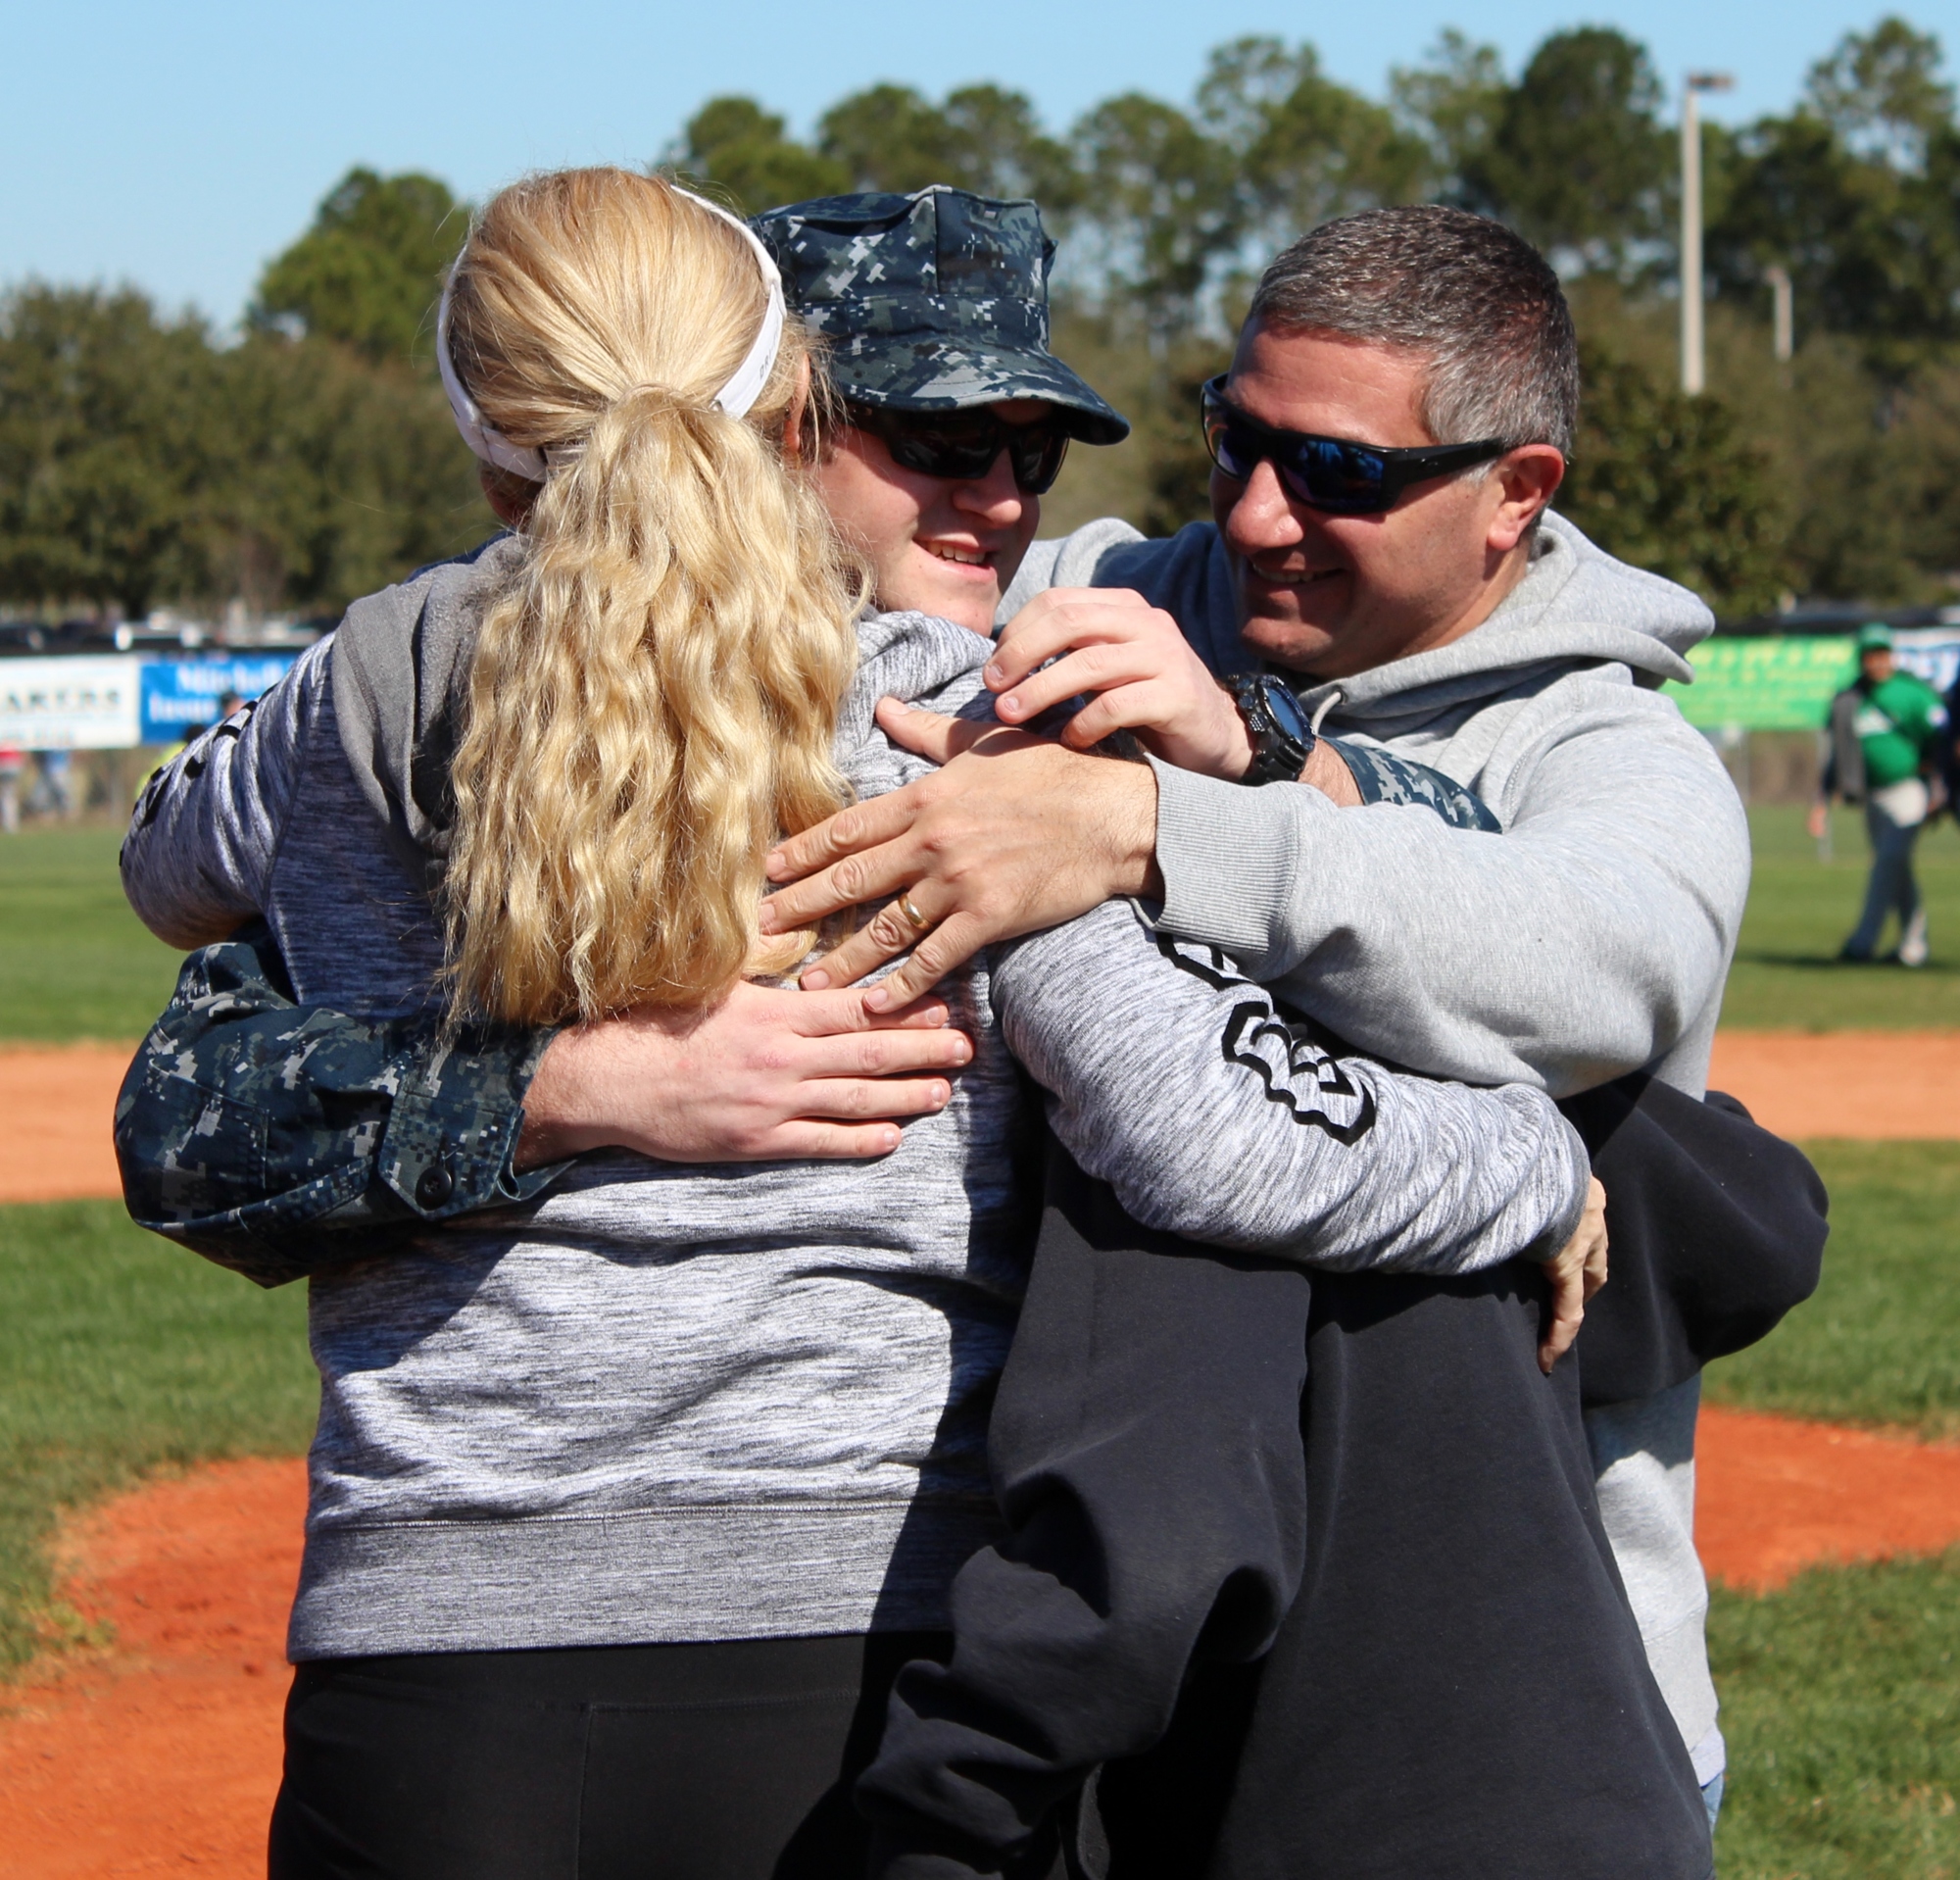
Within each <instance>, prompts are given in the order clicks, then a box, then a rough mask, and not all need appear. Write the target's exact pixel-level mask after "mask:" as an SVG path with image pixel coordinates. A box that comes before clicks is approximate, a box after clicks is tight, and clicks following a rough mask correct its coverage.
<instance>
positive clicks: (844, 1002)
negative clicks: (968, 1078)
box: [513, 981, 973, 1169]
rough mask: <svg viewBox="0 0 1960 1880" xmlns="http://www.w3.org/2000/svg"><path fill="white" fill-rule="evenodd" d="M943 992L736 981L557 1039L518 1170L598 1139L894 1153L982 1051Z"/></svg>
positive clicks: (618, 1145)
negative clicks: (894, 998) (702, 1002)
mask: <svg viewBox="0 0 1960 1880" xmlns="http://www.w3.org/2000/svg"><path fill="white" fill-rule="evenodd" d="M947 1018H948V1012H947V1009H946V1007H945V1006H944V1005H942V1004H941V1003H939V1002H938V1001H937V1000H935V1001H931V1002H929V1003H924V1004H919V1005H915V1006H911V1007H908V1008H907V1009H905V1010H902V1011H897V1012H892V1013H887V1014H873V1013H868V1012H866V1010H865V1009H864V1001H863V997H862V995H861V994H858V993H855V992H832V993H809V992H786V991H782V990H780V989H778V988H775V987H769V986H758V985H751V984H749V983H747V982H746V981H745V982H744V983H742V984H739V985H737V986H736V987H735V989H734V990H733V991H732V992H731V993H730V994H729V995H728V997H727V998H726V999H724V1000H723V1001H722V1002H721V1004H720V1005H718V1006H716V1007H714V1008H713V1009H712V1010H711V1011H710V1012H705V1013H692V1012H691V1013H674V1012H667V1011H662V1010H659V1009H657V1008H653V1007H643V1008H641V1009H640V1010H638V1011H634V1012H628V1013H624V1014H620V1016H618V1017H616V1018H608V1019H604V1020H602V1021H600V1022H598V1023H596V1024H590V1025H573V1026H569V1027H567V1028H566V1029H565V1030H564V1031H562V1032H560V1033H559V1035H558V1036H557V1037H556V1038H555V1039H553V1040H552V1043H551V1047H550V1049H549V1050H547V1051H546V1053H545V1055H544V1060H543V1062H542V1063H541V1064H539V1065H538V1071H537V1075H536V1076H535V1077H534V1078H533V1079H532V1081H531V1086H530V1089H529V1090H528V1092H527V1093H526V1094H525V1098H524V1127H523V1133H522V1135H521V1136H520V1137H519V1138H518V1143H517V1151H516V1154H515V1157H514V1158H513V1163H514V1165H515V1167H517V1168H519V1169H522V1168H530V1167H537V1166H539V1165H540V1164H542V1163H552V1162H559V1161H562V1160H563V1159H564V1158H565V1157H567V1156H576V1155H580V1154H583V1153H584V1152H585V1151H587V1150H592V1149H628V1150H631V1151H633V1152H634V1153H635V1154H637V1155H642V1156H651V1157H653V1158H655V1159H656V1160H658V1161H662V1162H802V1161H850V1160H853V1159H863V1158H868V1157H873V1156H883V1155H888V1154H889V1153H890V1152H891V1151H892V1150H894V1149H896V1148H897V1147H898V1145H899V1136H900V1130H899V1127H898V1122H899V1119H903V1118H905V1117H907V1116H921V1115H931V1114H932V1113H934V1112H936V1111H939V1110H943V1109H944V1108H945V1107H946V1105H947V1103H948V1102H949V1101H950V1100H951V1098H952V1095H953V1086H952V1084H951V1083H950V1082H949V1081H948V1079H949V1078H950V1077H951V1076H952V1075H953V1074H954V1073H955V1072H956V1071H957V1070H958V1069H959V1068H960V1067H961V1066H962V1065H964V1064H968V1063H970V1062H971V1061H972V1057H973V1045H972V1041H971V1040H970V1039H969V1038H968V1037H967V1036H966V1034H965V1033H964V1032H963V1031H956V1030H953V1029H951V1028H950V1027H949V1026H948V1024H947Z"/></svg>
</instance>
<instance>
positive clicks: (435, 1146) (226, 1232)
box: [115, 921, 569, 1286]
mask: <svg viewBox="0 0 1960 1880" xmlns="http://www.w3.org/2000/svg"><path fill="white" fill-rule="evenodd" d="M555 1035H556V1033H555V1031H553V1030H549V1029H547V1030H540V1031H522V1030H515V1029H507V1028H502V1027H495V1026H487V1025H468V1026H465V1027H463V1028H462V1029H461V1031H460V1032H459V1034H458V1035H457V1036H455V1037H454V1038H445V1037H443V1036H442V1035H441V1034H440V1032H439V1029H438V1026H437V1024H436V1022H435V1020H434V1019H432V1018H430V1017H428V1016H426V1015H416V1016H411V1017H404V1018H359V1017H353V1016H350V1015H349V1014H346V1013H342V1012H334V1011H329V1010H326V1009H324V1008H322V1007H319V1006H298V1005H295V1004H294V1003H293V999H292V996H291V989H290V986H289V985H288V983H287V981H286V974H285V967H284V964H283V962H282V961H281V960H280V957H279V953H278V950H277V948H276V947H275V945H274V944H273V941H272V936H271V933H270V929H268V928H267V926H266V925H265V923H264V922H263V921H254V922H252V923H251V924H250V925H248V926H246V927H244V928H241V929H240V931H239V932H238V933H236V934H234V935H233V936H232V937H231V938H230V939H229V940H225V941H221V942H220V943H219V944H218V945H216V946H209V947H203V948H200V949H199V950H198V951H197V952H195V953H193V954H192V955H191V956H190V957H189V959H187V960H186V961H185V962H184V966H183V970H182V972H181V973H180V974H179V975H178V978H177V988H176V993H175V996H174V997H172V1000H171V1003H170V1005H169V1007H168V1008H167V1009H166V1011H165V1012H164V1014H163V1016H162V1017H161V1018H159V1019H158V1020H157V1022H156V1024H155V1025H153V1026H152V1027H151V1029H150V1034H149V1036H148V1037H147V1038H145V1039H144V1040H143V1044H142V1047H141V1049H140V1050H138V1052H137V1053H136V1057H135V1061H134V1062H133V1063H132V1064H130V1066H129V1071H128V1074H127V1076H126V1077H124V1079H123V1089H122V1092H121V1094H120V1095H119V1096H118V1098H117V1100H116V1129H115V1134H116V1156H117V1160H118V1162H119V1163H121V1164H122V1170H123V1198H124V1200H125V1201H126V1202H127V1204H128V1208H129V1212H130V1214H131V1215H132V1217H133V1218H134V1219H135V1220H136V1221H137V1223H138V1224H139V1225H141V1226H144V1227H148V1228H150V1229H151V1230H152V1231H153V1232H155V1233H159V1234H162V1235H164V1236H166V1237H167V1238H168V1239H171V1240H174V1241H179V1242H181V1243H182V1244H183V1245H184V1246H186V1247H189V1248H192V1249H193V1250H195V1251H196V1252H198V1253H200V1254H202V1255H204V1256H205V1258H206V1259H208V1260H212V1261H216V1262H218V1263H219V1264H220V1265H221V1266H228V1267H230V1268H231V1269H232V1270H233V1271H234V1272H240V1273H243V1274H244V1275H245V1276H246V1277H247V1278H248V1279H253V1280H256V1281H258V1283H259V1284H260V1285H262V1286H282V1285H284V1284H285V1283H286V1282H287V1281H289V1280H294V1279H300V1278H303V1277H305V1276H306V1275H307V1274H309V1273H312V1272H315V1271H317V1270H319V1268H321V1267H323V1266H326V1265H330V1264H337V1263H340V1262H346V1261H349V1260H356V1259H363V1258H368V1257H370V1256H373V1255H376V1254H383V1253H386V1252H388V1251H390V1250H391V1248H393V1247H395V1246H397V1245H406V1243H407V1240H408V1237H409V1235H410V1234H411V1232H413V1230H414V1229H415V1228H416V1227H417V1226H418V1225H419V1224H420V1223H422V1222H424V1221H433V1220H443V1219H447V1218H448V1217H449V1216H451V1215H453V1214H461V1213H466V1212H471V1211H473V1210H476V1209H481V1208H487V1207H494V1206H500V1205H503V1204H507V1203H510V1202H516V1201H527V1200H529V1199H530V1198H531V1197H532V1196H534V1195H537V1194H540V1193H542V1192H543V1190H544V1189H546V1188H547V1187H549V1186H550V1185H551V1183H552V1182H553V1181H555V1180H556V1179H557V1178H558V1176H559V1175H560V1174H562V1173H563V1172H564V1169H565V1168H566V1167H568V1166H569V1163H556V1164H553V1165H551V1166H548V1167H543V1168H537V1169H531V1170H527V1171H526V1172H525V1173H523V1174H521V1175H520V1174H517V1173H515V1171H514V1169H513V1168H512V1165H511V1158H512V1154H513V1152H514V1150H515V1147H516V1141H517V1134H518V1131H519V1130H520V1129H521V1128H522V1127H523V1120H524V1111H523V1101H524V1093H525V1091H526V1090H527V1089H528V1088H529V1086H530V1081H531V1078H532V1076H533V1075H534V1074H535V1072H536V1070H537V1067H538V1062H539V1060H540V1059H542V1058H543V1056H544V1053H545V1048H546V1047H547V1046H548V1045H549V1044H550V1043H551V1041H552V1039H553V1037H554V1036H555Z"/></svg>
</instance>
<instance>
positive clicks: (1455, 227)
mask: <svg viewBox="0 0 1960 1880" xmlns="http://www.w3.org/2000/svg"><path fill="white" fill-rule="evenodd" d="M1254 321H1258V322H1265V323H1266V324H1268V325H1272V326H1279V327H1303V328H1309V329H1311V330H1313V331H1315V332H1324V333H1334V334H1338V335H1339V336H1340V337H1342V338H1344V339H1358V340H1366V341H1370V342H1372V343H1374V344H1376V345H1382V346H1396V347H1400V348H1404V349H1406V350H1407V351H1409V352H1411V353H1419V354H1421V355H1422V356H1423V357H1424V358H1425V359H1426V360H1427V361H1428V371H1427V372H1426V374H1425V378H1424V384H1423V392H1422V404H1421V412H1420V415H1421V418H1422V421H1423V423H1424V424H1425V425H1426V426H1427V427H1428V429H1429V432H1430V435H1431V436H1432V437H1434V438H1435V439H1436V441H1437V442H1438V443H1439V444H1467V443H1472V442H1476V441H1480V440H1482V439H1484V438H1487V437H1501V438H1502V439H1503V440H1504V443H1505V444H1506V445H1507V446H1508V447H1510V448H1512V449H1515V448H1516V447H1517V446H1518V445H1520V444H1555V445H1556V446H1557V447H1558V448H1559V449H1560V450H1561V451H1563V452H1564V453H1565V454H1566V456H1568V457H1570V456H1571V455H1572V440H1573V433H1574V432H1575V431H1576V430H1577V428H1578V424H1579V348H1578V342H1577V340H1576V339H1575V338H1574V336H1573V331H1572V310H1571V308H1569V307H1568V306H1567V305H1566V304H1565V293H1564V290H1563V289H1562V288H1561V287H1560V286H1559V284H1558V276H1557V275H1556V274H1555V273H1553V272H1552V271H1551V269H1550V267H1549V266H1548V265H1547V263H1546V262H1545V259H1544V256H1543V255H1541V254H1540V253H1539V252H1538V250H1537V249H1536V248H1534V247H1533V246H1532V245H1531V243H1530V242H1528V241H1526V240H1524V239H1523V237H1522V236H1519V235H1516V234H1513V233H1512V231H1511V230H1510V229H1508V228H1506V227H1505V226H1504V225H1503V223H1496V222H1492V221H1490V220H1489V219H1488V218H1487V217H1484V216H1472V215H1470V214H1468V213H1467V212H1465V211H1464V210H1461V209H1441V208H1437V207H1434V206H1423V207H1415V208H1405V209H1369V210H1365V211H1363V212H1362V213H1361V214H1360V215H1358V216H1343V217H1342V218H1341V219H1340V221H1338V222H1329V223H1322V224H1321V225H1320V226H1319V227H1318V228H1316V229H1314V230H1313V232H1312V233H1311V234H1307V235H1302V236H1301V237H1300V238H1299V241H1297V242H1295V243H1294V245H1293V246H1292V247H1291V248H1289V249H1287V250H1286V252H1285V253H1284V254H1282V255H1281V256H1280V257H1279V258H1278V259H1277V260H1276V261H1275V262H1274V263H1273V265H1272V266H1271V267H1270V268H1268V269H1267V270H1266V272H1265V273H1264V274H1263V275H1261V276H1260V279H1259V286H1258V291H1257V292H1256V293H1254V294H1253V296H1252V306H1251V311H1250V314H1249V315H1248V323H1249V324H1250V322H1254ZM1478 473H1479V474H1480V475H1481V474H1482V473H1483V469H1482V468H1480V470H1479V471H1478Z"/></svg>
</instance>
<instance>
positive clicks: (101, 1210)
mask: <svg viewBox="0 0 1960 1880" xmlns="http://www.w3.org/2000/svg"><path fill="white" fill-rule="evenodd" d="M317 1396H318V1387H317V1380H316V1377H315V1374H314V1369H313V1364H312V1361H310V1360H309V1358H308V1356H307V1349H306V1298H305V1295H304V1293H303V1292H302V1291H301V1289H300V1288H298V1287H287V1288H285V1289H283V1290H281V1291H278V1292H273V1293H267V1292H263V1291H261V1290H260V1288H258V1287H257V1286H254V1285H252V1284H251V1283H250V1282H249V1281H246V1280H242V1279H240V1278H238V1277H237V1276H236V1275H235V1274H232V1273H227V1272H224V1271H221V1269H220V1268H218V1267H216V1266H212V1265H208V1264H206V1262H203V1261H201V1260H199V1259H197V1258H196V1257H195V1256H194V1255H191V1254H187V1253H185V1252H183V1251H182V1250H181V1249H180V1248H176V1247H172V1246H171V1245H170V1244H169V1243H167V1242H165V1241H161V1240H159V1239H157V1238H156V1237H155V1236H154V1235H152V1234H146V1233H144V1232H142V1231H141V1230H140V1229H139V1228H137V1227H134V1226H132V1225H131V1224H130V1222H129V1218H128V1216H127V1215H126V1214H125V1213H124V1212H123V1208H122V1205H121V1204H120V1203H118V1202H112V1201H80V1202H54V1203H49V1204H46V1205H44V1206H40V1207H30V1208H0V1673H4V1670H5V1669H6V1667H8V1666H11V1665H17V1664H19V1663H20V1662H21V1661H22V1659H23V1658H24V1657H26V1656H28V1655H29V1654H30V1653H31V1652H32V1650H33V1649H34V1646H35V1644H36V1642H37V1640H38V1639H39V1638H40V1637H41V1636H42V1635H43V1632H44V1628H45V1627H46V1625H47V1623H48V1620H49V1611H48V1606H47V1601H48V1592H49V1588H48V1572H47V1558H46V1556H45V1554H44V1552H43V1551H42V1542H43V1541H44V1539H45V1538H46V1535H47V1532H48V1530H49V1528H50V1526H51V1525H52V1522H53V1519H54V1516H55V1512H56V1510H57V1509H58V1508H60V1507H63V1506H68V1507H73V1506H77V1505H80V1504H83V1503H86V1502H90V1501H93V1500H95V1499H96V1498H97V1497H98V1496H101V1495H103V1494H106V1493H108V1492H109V1491H111V1490H113V1489H116V1488H119V1487H121V1486H123V1485H124V1484H126V1483H128V1482H130V1481H132V1480H133V1479H134V1478H135V1477H136V1476H138V1475H140V1474H141V1473H143V1472H144V1471H146V1470H150V1469H157V1468H171V1467H180V1466H182V1465H183V1464H185V1463H189V1462H196V1461H202V1460H206V1459H210V1458H214V1457H222V1456H267V1455H290V1454H294V1453H296V1452H298V1451H299V1450H302V1449H304V1448H305V1446H306V1442H307V1439H308V1437H309V1436H310V1435H311V1433H312V1429H313V1418H314V1410H315V1403H316V1399H317Z"/></svg>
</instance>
